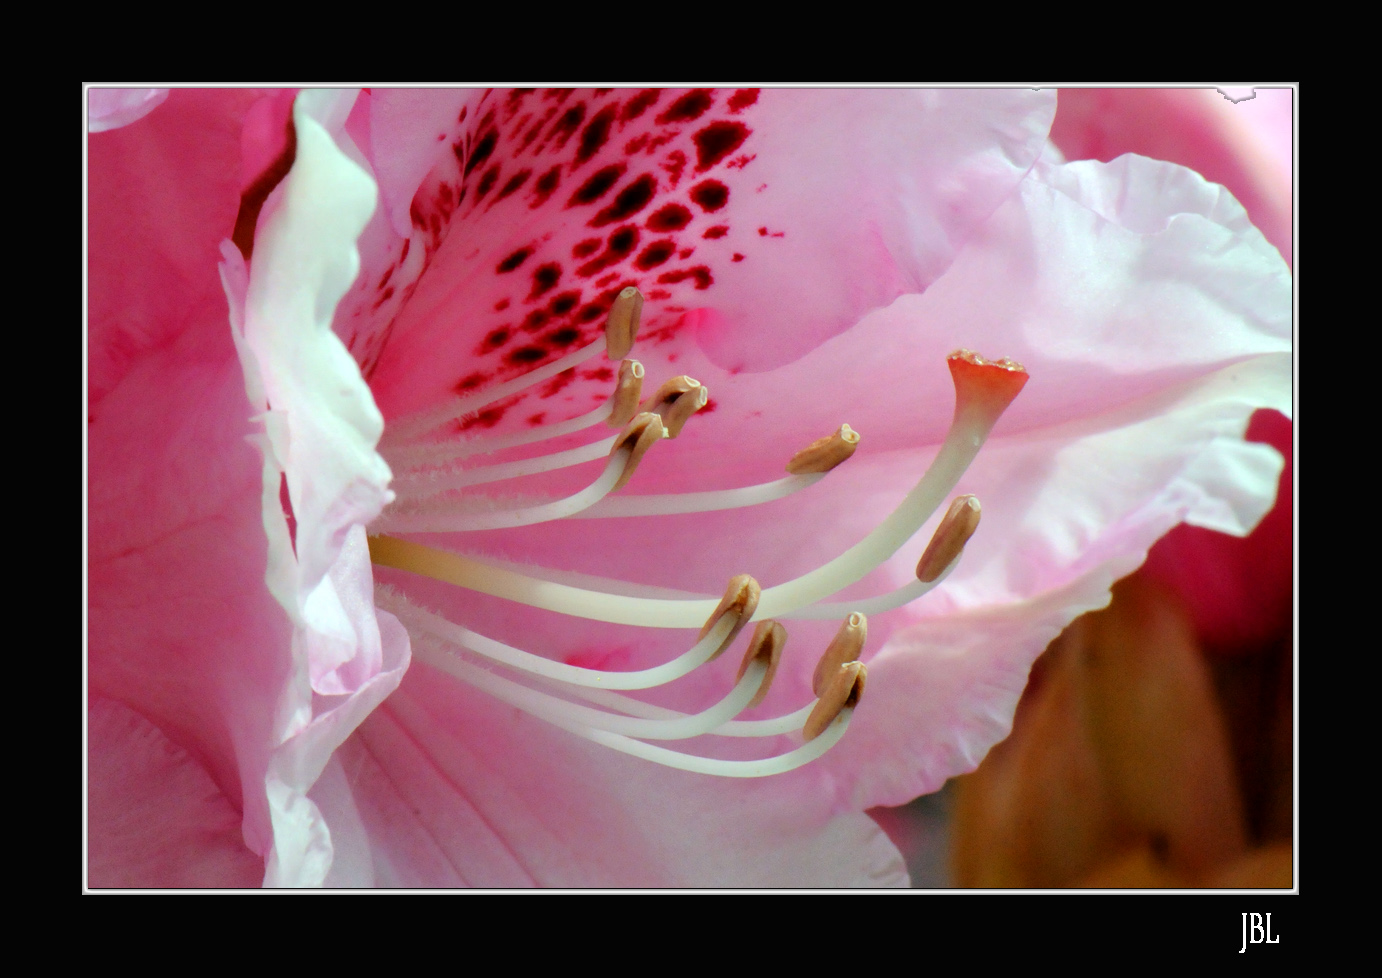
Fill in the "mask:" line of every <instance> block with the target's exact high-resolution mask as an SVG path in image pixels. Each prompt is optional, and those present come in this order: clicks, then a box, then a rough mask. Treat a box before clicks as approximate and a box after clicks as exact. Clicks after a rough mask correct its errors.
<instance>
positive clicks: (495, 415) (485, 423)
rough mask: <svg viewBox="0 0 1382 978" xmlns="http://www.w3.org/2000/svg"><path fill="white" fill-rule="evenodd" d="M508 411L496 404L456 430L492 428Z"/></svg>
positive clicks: (503, 405) (466, 420)
mask: <svg viewBox="0 0 1382 978" xmlns="http://www.w3.org/2000/svg"><path fill="white" fill-rule="evenodd" d="M508 410H509V405H507V404H496V405H495V406H494V407H491V408H485V409H484V410H483V411H480V412H479V413H478V414H473V415H471V416H470V417H468V418H466V419H465V420H463V421H462V422H461V423H460V424H459V425H457V428H458V430H460V431H469V430H470V429H471V428H493V427H494V426H495V425H497V424H498V423H499V421H500V419H502V418H503V417H504V415H505V414H506V413H507V412H508ZM701 410H702V411H704V410H705V408H701Z"/></svg>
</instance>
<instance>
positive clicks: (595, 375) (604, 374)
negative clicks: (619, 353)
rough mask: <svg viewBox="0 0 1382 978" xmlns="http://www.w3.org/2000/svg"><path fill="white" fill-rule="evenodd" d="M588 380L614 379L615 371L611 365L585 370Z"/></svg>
mask: <svg viewBox="0 0 1382 978" xmlns="http://www.w3.org/2000/svg"><path fill="white" fill-rule="evenodd" d="M585 379H586V380H613V379H614V371H613V370H611V369H610V368H609V367H596V368H595V369H594V370H587V371H586V372H585Z"/></svg>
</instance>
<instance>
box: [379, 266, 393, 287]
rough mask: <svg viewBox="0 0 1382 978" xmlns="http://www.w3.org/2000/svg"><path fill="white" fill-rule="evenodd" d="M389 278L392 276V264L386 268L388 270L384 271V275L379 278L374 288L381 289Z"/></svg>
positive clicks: (387, 282)
mask: <svg viewBox="0 0 1382 978" xmlns="http://www.w3.org/2000/svg"><path fill="white" fill-rule="evenodd" d="M391 278H393V266H392V265H390V266H389V268H388V270H387V271H386V272H384V277H383V278H381V279H380V280H379V284H378V285H376V286H375V288H376V289H382V288H383V287H384V286H386V285H388V284H389V279H391Z"/></svg>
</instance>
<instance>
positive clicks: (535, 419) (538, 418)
mask: <svg viewBox="0 0 1382 978" xmlns="http://www.w3.org/2000/svg"><path fill="white" fill-rule="evenodd" d="M545 417H547V412H546V411H539V412H538V413H537V414H534V415H530V416H529V418H528V424H530V425H532V426H533V427H534V428H536V427H537V426H538V425H540V424H542V419H543V418H545Z"/></svg>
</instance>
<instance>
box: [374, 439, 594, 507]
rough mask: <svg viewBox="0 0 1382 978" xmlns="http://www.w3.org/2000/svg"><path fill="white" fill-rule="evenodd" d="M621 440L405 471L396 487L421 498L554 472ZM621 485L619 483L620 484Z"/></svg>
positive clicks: (400, 492)
mask: <svg viewBox="0 0 1382 978" xmlns="http://www.w3.org/2000/svg"><path fill="white" fill-rule="evenodd" d="M618 442H619V436H617V435H613V436H611V437H609V438H603V439H601V440H600V441H594V442H591V443H590V444H588V445H579V446H577V447H576V448H568V449H566V450H565V451H560V452H551V453H550V454H547V455H538V456H535V457H534V458H525V459H520V460H518V461H516V462H501V463H498V464H496V465H477V466H475V467H474V468H469V469H459V470H426V471H421V472H418V471H414V472H405V473H402V474H400V475H398V476H396V477H395V479H394V489H395V491H396V492H397V493H398V495H399V498H400V499H401V498H404V497H407V498H408V499H410V500H421V499H425V498H427V497H429V496H437V495H440V494H442V493H446V492H452V491H454V490H456V489H464V488H466V487H467V486H481V485H485V484H486V483H490V482H502V481H504V480H505V479H518V478H522V477H523V476H527V475H537V474H539V473H541V472H552V471H555V470H556V469H565V468H569V467H571V466H573V465H581V464H583V463H585V462H593V461H595V460H596V459H597V458H600V457H601V456H603V455H607V454H609V452H610V450H611V449H613V448H614V446H615V445H616V444H618ZM616 488H617V487H616Z"/></svg>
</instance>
